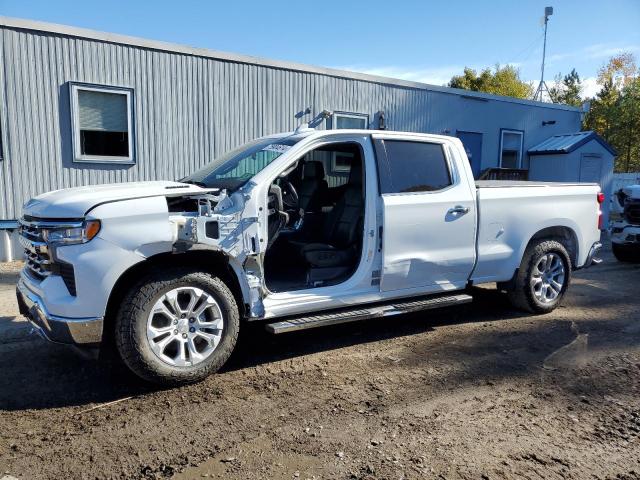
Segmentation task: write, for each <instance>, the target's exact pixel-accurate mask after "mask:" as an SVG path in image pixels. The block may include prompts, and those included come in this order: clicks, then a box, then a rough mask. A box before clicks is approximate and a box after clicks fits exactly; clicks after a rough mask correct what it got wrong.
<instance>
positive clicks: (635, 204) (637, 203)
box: [624, 200, 640, 225]
mask: <svg viewBox="0 0 640 480" xmlns="http://www.w3.org/2000/svg"><path fill="white" fill-rule="evenodd" d="M624 218H625V220H626V221H627V222H629V223H633V224H634V225H640V200H627V201H626V202H625V204H624Z"/></svg>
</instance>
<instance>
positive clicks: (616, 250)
mask: <svg viewBox="0 0 640 480" xmlns="http://www.w3.org/2000/svg"><path fill="white" fill-rule="evenodd" d="M611 250H612V251H613V256H614V257H616V259H617V260H618V261H619V262H625V263H640V246H638V247H633V246H628V245H620V244H619V243H612V244H611Z"/></svg>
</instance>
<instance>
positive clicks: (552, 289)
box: [531, 253, 565, 303]
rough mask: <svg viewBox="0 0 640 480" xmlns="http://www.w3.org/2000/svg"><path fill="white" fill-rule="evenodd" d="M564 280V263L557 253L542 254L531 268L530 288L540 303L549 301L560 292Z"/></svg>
mask: <svg viewBox="0 0 640 480" xmlns="http://www.w3.org/2000/svg"><path fill="white" fill-rule="evenodd" d="M564 282H565V271H564V263H563V262H562V258H560V255H558V254H557V253H547V254H545V255H543V256H542V257H541V258H540V260H538V263H537V264H536V266H535V267H534V269H533V272H532V277H531V288H532V289H533V294H534V295H535V296H536V298H537V299H538V300H539V301H540V302H542V303H551V302H553V301H554V300H555V299H556V298H558V296H559V295H560V292H562V287H564Z"/></svg>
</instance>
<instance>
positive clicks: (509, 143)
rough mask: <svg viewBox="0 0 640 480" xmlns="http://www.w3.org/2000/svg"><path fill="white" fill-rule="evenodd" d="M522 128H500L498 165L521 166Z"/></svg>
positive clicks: (505, 166) (507, 166) (504, 166)
mask: <svg viewBox="0 0 640 480" xmlns="http://www.w3.org/2000/svg"><path fill="white" fill-rule="evenodd" d="M523 143H524V132H523V131H522V130H507V129H504V128H503V129H502V130H500V167H502V168H522V146H523Z"/></svg>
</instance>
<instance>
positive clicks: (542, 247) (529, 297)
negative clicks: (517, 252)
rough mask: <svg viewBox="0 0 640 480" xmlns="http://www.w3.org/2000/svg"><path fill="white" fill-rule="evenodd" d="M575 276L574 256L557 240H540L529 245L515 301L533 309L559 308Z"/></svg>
mask: <svg viewBox="0 0 640 480" xmlns="http://www.w3.org/2000/svg"><path fill="white" fill-rule="evenodd" d="M570 280H571V260H570V258H569V254H568V253H567V250H566V249H565V247H564V246H563V245H562V244H561V243H560V242H557V241H555V240H540V241H538V242H536V243H532V244H531V245H529V246H528V247H527V249H526V250H525V252H524V256H523V258H522V263H521V264H520V268H519V269H518V274H517V275H516V278H515V281H514V285H513V288H512V289H511V291H509V292H508V293H507V295H508V297H509V300H510V301H511V304H512V305H513V306H515V307H516V308H518V309H520V310H525V311H527V312H531V313H547V312H550V311H552V310H553V309H555V308H556V307H557V306H558V304H559V303H560V301H561V300H562V297H563V296H564V294H565V292H566V291H567V287H568V286H569V281H570Z"/></svg>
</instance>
